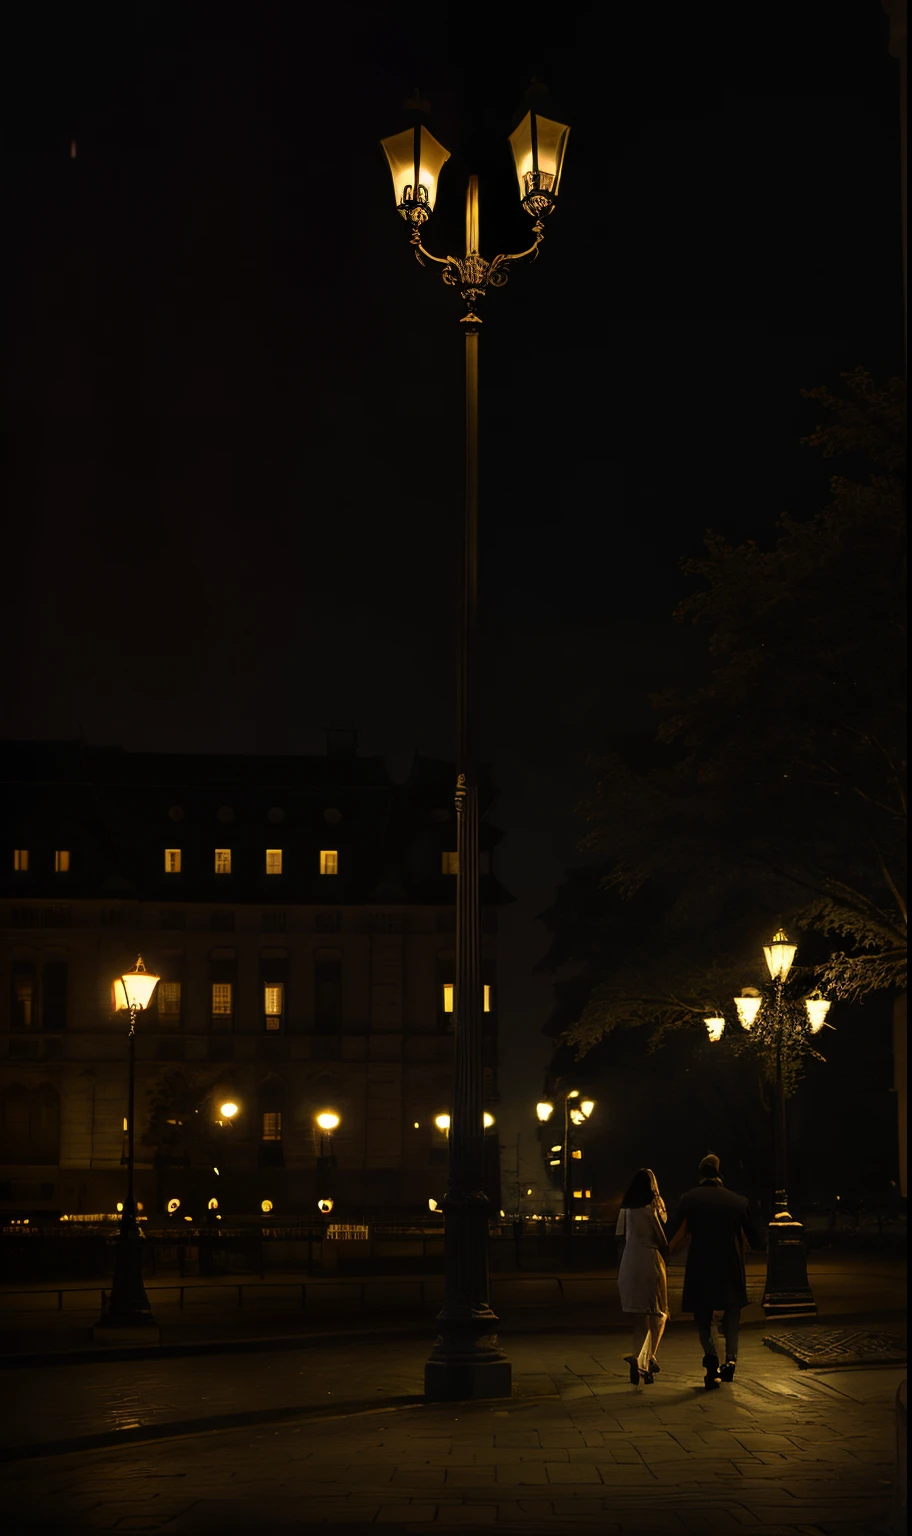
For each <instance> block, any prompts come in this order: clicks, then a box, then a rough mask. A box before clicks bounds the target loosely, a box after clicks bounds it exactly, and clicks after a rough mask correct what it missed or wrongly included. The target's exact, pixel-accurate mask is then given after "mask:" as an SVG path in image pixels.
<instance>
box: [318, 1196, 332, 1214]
mask: <svg viewBox="0 0 912 1536" xmlns="http://www.w3.org/2000/svg"><path fill="white" fill-rule="evenodd" d="M332 1208H333V1201H332V1200H330V1199H329V1197H328V1196H325V1197H324V1199H322V1200H318V1201H317V1210H319V1211H322V1212H323V1215H324V1216H328V1215H329V1213H330V1211H331V1210H332Z"/></svg>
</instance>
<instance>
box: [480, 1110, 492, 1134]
mask: <svg viewBox="0 0 912 1536" xmlns="http://www.w3.org/2000/svg"><path fill="white" fill-rule="evenodd" d="M482 1118H483V1122H484V1128H485V1130H486V1131H489V1130H490V1129H491V1126H492V1125H493V1124H494V1116H493V1115H489V1114H488V1112H487V1110H485V1112H484V1115H483V1117H482Z"/></svg>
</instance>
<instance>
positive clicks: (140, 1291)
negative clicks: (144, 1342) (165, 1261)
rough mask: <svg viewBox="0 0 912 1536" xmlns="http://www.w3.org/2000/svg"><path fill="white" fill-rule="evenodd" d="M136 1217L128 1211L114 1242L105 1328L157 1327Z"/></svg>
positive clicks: (102, 1321) (103, 1319)
mask: <svg viewBox="0 0 912 1536" xmlns="http://www.w3.org/2000/svg"><path fill="white" fill-rule="evenodd" d="M144 1242H145V1239H144V1237H143V1235H142V1232H141V1230H140V1227H139V1223H138V1222H137V1221H136V1218H135V1217H131V1216H130V1215H129V1213H125V1215H124V1217H123V1218H122V1220H121V1228H120V1232H119V1233H118V1235H117V1238H116V1239H115V1242H114V1278H113V1282H112V1285H111V1294H110V1296H109V1297H108V1302H107V1306H106V1308H105V1311H104V1315H103V1316H102V1317H101V1318H99V1321H98V1327H99V1328H104V1329H117V1330H119V1331H120V1330H123V1329H126V1328H129V1329H136V1328H138V1329H153V1328H156V1327H157V1324H156V1322H155V1319H154V1317H153V1316H152V1308H151V1306H150V1304H149V1298H148V1296H147V1295H146V1288H145V1286H144V1285H143V1243H144Z"/></svg>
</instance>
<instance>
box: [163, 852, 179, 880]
mask: <svg viewBox="0 0 912 1536" xmlns="http://www.w3.org/2000/svg"><path fill="white" fill-rule="evenodd" d="M180 872H181V851H180V849H179V848H166V849H165V874H166V875H179V874H180Z"/></svg>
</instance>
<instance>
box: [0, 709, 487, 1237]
mask: <svg viewBox="0 0 912 1536" xmlns="http://www.w3.org/2000/svg"><path fill="white" fill-rule="evenodd" d="M0 782H2V794H3V810H2V820H3V825H4V833H5V839H4V840H5V844H6V848H5V851H4V852H3V853H2V854H0V860H2V868H3V873H2V881H0V914H2V915H0V923H2V928H0V966H2V977H0V988H2V996H3V997H4V999H5V1000H6V1004H5V1017H2V1022H0V1029H2V1033H0V1112H2V1113H0V1138H2V1139H0V1181H2V1186H0V1208H2V1209H3V1210H4V1211H5V1212H6V1213H7V1214H8V1215H10V1216H12V1215H15V1213H16V1212H19V1213H22V1212H24V1211H35V1212H38V1211H41V1210H49V1211H50V1210H57V1211H59V1212H61V1213H63V1214H80V1213H91V1212H98V1213H109V1212H113V1211H114V1209H115V1206H116V1201H117V1200H118V1199H119V1198H122V1195H123V1188H122V1186H123V1173H122V1159H123V1155H124V1131H125V1118H124V1117H125V1114H126V1097H127V1049H126V1023H125V1016H124V1014H123V1013H119V1012H118V1011H117V1008H116V1003H117V996H116V988H115V979H116V978H117V977H118V976H119V975H120V974H121V973H122V971H123V970H124V969H125V968H128V967H130V966H131V965H132V964H133V962H134V961H135V959H136V956H137V954H139V953H141V954H142V956H143V959H144V961H145V964H146V966H147V968H148V969H150V970H154V971H157V972H158V973H159V974H160V976H161V982H160V984H159V987H158V989H157V993H156V995H155V997H154V999H153V1002H152V1005H151V1006H150V1008H149V1009H148V1010H147V1012H146V1013H145V1014H143V1015H141V1016H140V1017H139V1021H138V1025H137V1097H136V1103H137V1135H136V1140H137V1159H138V1175H137V1193H138V1197H139V1199H140V1200H141V1201H143V1204H144V1207H145V1209H146V1210H147V1211H148V1212H149V1213H150V1214H151V1213H152V1212H153V1211H154V1210H155V1209H156V1208H158V1209H161V1207H162V1206H163V1205H164V1204H166V1203H167V1200H168V1199H169V1198H178V1199H180V1200H181V1202H182V1206H181V1208H182V1210H183V1211H185V1212H187V1213H188V1214H191V1215H193V1216H194V1217H197V1216H199V1217H202V1215H203V1214H204V1210H203V1209H202V1207H203V1206H204V1205H205V1204H206V1203H207V1202H208V1199H209V1198H217V1199H218V1200H219V1205H220V1209H221V1210H224V1211H231V1210H232V1209H233V1210H235V1211H250V1210H258V1209H259V1208H260V1204H261V1201H262V1200H264V1199H269V1200H271V1201H272V1202H273V1210H274V1211H275V1213H276V1215H279V1214H280V1213H281V1212H283V1211H284V1212H286V1213H289V1214H290V1213H300V1214H315V1213H316V1202H317V1200H318V1199H319V1198H321V1197H322V1196H324V1195H326V1194H331V1195H332V1198H333V1200H334V1214H335V1216H336V1217H337V1218H338V1219H339V1220H344V1219H345V1213H351V1214H353V1215H354V1214H356V1213H368V1212H374V1213H378V1214H379V1213H380V1212H383V1211H387V1212H401V1211H403V1210H405V1209H408V1210H411V1211H413V1212H414V1213H415V1214H418V1213H419V1212H425V1213H426V1212H427V1203H428V1200H429V1199H431V1198H436V1199H440V1198H441V1197H442V1195H443V1191H444V1186H445V1174H446V1167H445V1165H446V1155H447V1147H446V1135H445V1132H443V1131H441V1130H440V1129H438V1127H437V1126H436V1125H435V1124H434V1121H435V1118H436V1116H438V1115H439V1114H441V1113H442V1112H445V1111H446V1110H447V1109H448V1106H449V1104H450V1084H451V1076H452V1023H453V1018H454V1014H453V1011H452V1003H453V980H454V952H453V946H454V936H455V905H454V903H455V885H456V881H455V872H456V859H455V848H456V823H455V813H454V808H453V784H454V772H453V769H452V768H451V766H450V765H449V764H448V763H443V762H436V761H431V760H428V759H425V758H420V757H419V758H416V759H415V761H414V763H413V766H412V769H411V772H410V774H409V776H408V778H407V779H406V780H405V781H404V782H402V783H397V782H394V780H393V779H392V778H391V777H390V775H389V773H388V771H387V769H386V767H385V765H384V761H383V759H381V758H368V757H361V756H359V755H358V754H357V751H356V740H355V736H354V733H353V732H329V733H328V750H327V753H326V755H325V756H313V757H282V758H267V757H246V756H245V757H216V756H165V755H152V754H140V753H131V752H126V751H123V750H121V749H119V748H115V749H107V748H94V747H88V746H85V745H83V744H81V743H35V742H31V743H29V742H26V743H5V744H3V745H2V746H0ZM494 798H495V796H494V791H493V789H492V788H491V786H490V784H488V783H486V786H485V789H484V794H483V805H482V808H483V810H485V811H486V810H487V809H488V808H489V807H490V805H491V803H492V801H493V799H494ZM500 837H501V834H500V833H499V832H498V831H497V830H496V829H495V828H493V827H492V826H491V825H490V824H489V823H488V822H487V820H485V821H483V824H482V900H483V903H484V919H483V931H484V982H485V1006H486V1009H487V1012H486V1019H487V1021H488V1025H489V1029H488V1034H487V1038H486V1044H485V1050H486V1067H485V1075H486V1095H487V1101H488V1102H490V1103H493V1102H495V1101H496V1099H497V1045H496V1019H497V1011H496V1009H497V981H496V963H495V944H496V928H497V907H498V906H499V905H500V904H502V903H503V902H504V901H506V900H509V897H508V896H507V894H506V892H505V891H504V890H503V888H502V887H501V886H500V885H499V883H498V881H497V880H496V878H495V876H494V874H493V873H492V869H491V865H492V858H493V853H494V849H495V847H496V845H497V843H498V841H499V839H500ZM225 1102H231V1103H234V1104H236V1105H237V1106H238V1108H237V1113H236V1114H235V1115H234V1116H232V1117H230V1118H229V1117H228V1116H226V1115H223V1114H222V1113H221V1109H220V1106H221V1105H222V1104H223V1103H225ZM324 1111H330V1112H332V1113H334V1114H337V1115H338V1116H339V1125H338V1127H337V1128H336V1129H335V1130H334V1131H333V1132H332V1135H331V1137H330V1138H329V1139H328V1140H327V1138H326V1137H325V1135H322V1136H321V1131H320V1129H319V1127H318V1126H317V1124H316V1116H317V1115H318V1114H320V1113H321V1112H324ZM216 1167H217V1168H218V1173H217V1174H216V1173H215V1172H214V1169H215V1168H216ZM329 1184H331V1186H332V1187H331V1188H329V1187H327V1186H328V1185H329ZM197 1205H199V1206H200V1207H201V1209H200V1210H199V1211H197V1209H196V1206H197Z"/></svg>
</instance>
